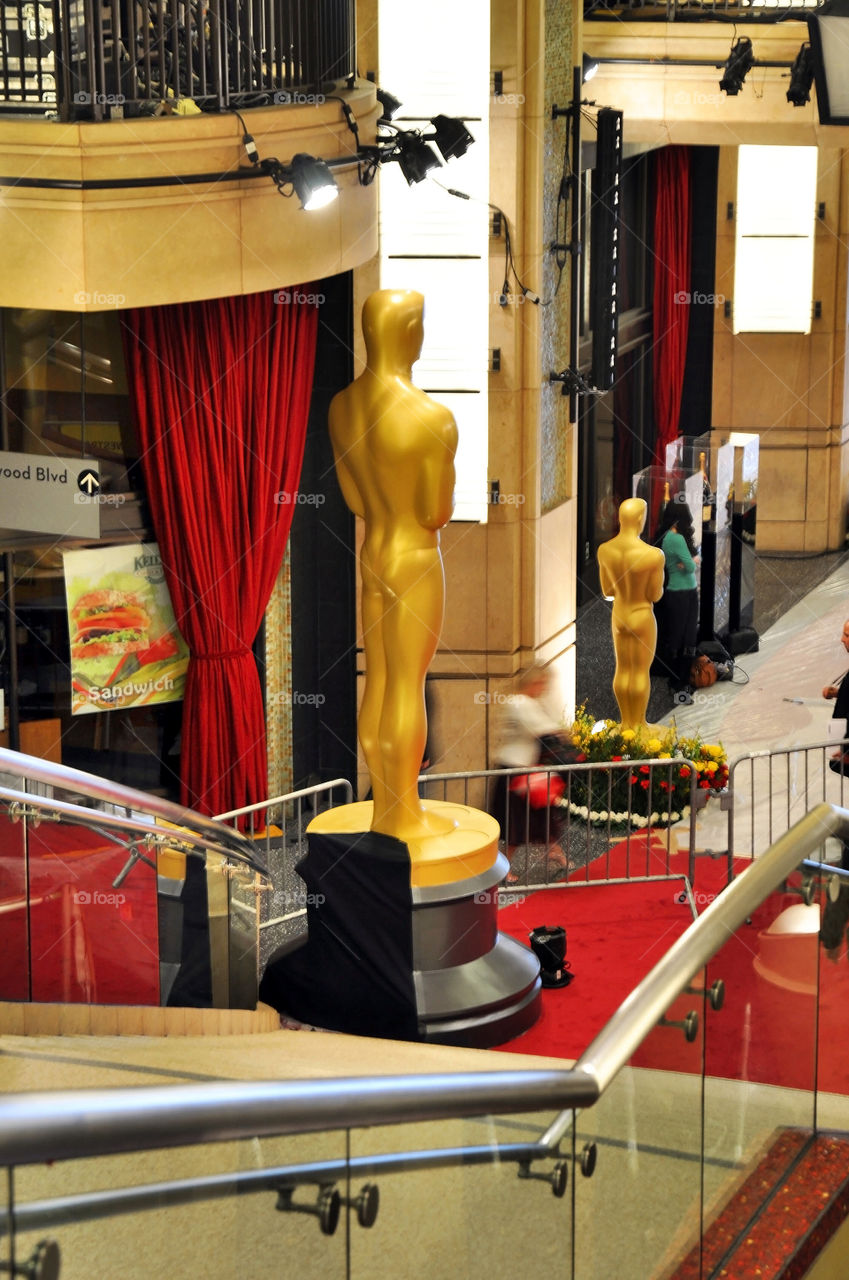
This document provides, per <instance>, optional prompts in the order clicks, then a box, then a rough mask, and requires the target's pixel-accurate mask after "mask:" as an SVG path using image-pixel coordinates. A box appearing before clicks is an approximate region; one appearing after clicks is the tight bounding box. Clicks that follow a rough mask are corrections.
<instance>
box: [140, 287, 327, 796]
mask: <svg viewBox="0 0 849 1280" xmlns="http://www.w3.org/2000/svg"><path fill="white" fill-rule="evenodd" d="M292 292H293V293H294V290H293V291H292ZM274 298H275V295H274V294H272V293H260V294H251V295H248V296H247V297H237V298H217V299H212V300H210V301H205V302H193V303H178V304H176V305H173V306H166V307H147V308H142V309H139V310H132V311H129V312H127V313H126V317H125V324H124V345H125V353H126V364H127V371H128V376H129V378H130V386H131V395H132V398H133V401H134V406H135V413H136V420H137V424H138V431H139V438H140V443H141V446H142V466H143V470H144V476H145V481H146V485H147V493H148V497H149V500H150V506H151V512H152V516H153V527H154V530H155V533H156V537H157V540H158V543H159V548H160V552H161V555H162V561H163V566H164V569H165V575H166V579H167V582H168V587H169V590H170V592H171V599H172V601H173V604H174V612H175V615H176V618H177V623H178V625H179V627H180V630H181V632H182V634H183V636H184V638H185V640H186V643H187V644H188V646H189V649H190V651H191V658H190V661H189V669H188V675H187V680H186V693H185V702H184V707H183V741H182V752H181V762H182V763H181V800H182V803H183V804H187V805H191V806H192V807H193V808H196V809H198V810H199V811H200V812H201V813H207V814H215V813H224V812H226V811H227V810H229V809H236V808H241V807H242V806H243V805H247V804H253V803H255V802H257V801H260V800H264V799H266V798H267V777H268V771H267V761H266V743H265V716H264V711H263V702H262V692H261V688H260V682H259V677H258V674H257V669H256V662H255V660H254V656H253V653H252V651H251V646H252V644H253V642H254V640H255V638H256V635H257V632H258V631H259V627H260V623H261V622H262V617H263V613H264V611H265V608H266V605H267V604H268V599H269V596H270V595H271V591H272V588H273V586H274V582H275V578H276V576H277V573H278V571H279V569H280V565H281V563H282V559H283V553H284V551H285V548H286V540H287V538H288V536H289V528H290V526H291V522H292V512H293V510H294V499H295V497H296V496H297V489H298V482H299V479H300V473H301V463H302V460H303V451H304V438H305V435H306V427H307V416H308V411H309V402H310V392H311V390H312V381H313V365H314V360H315V341H316V332H317V320H318V313H317V309H316V307H315V306H313V305H311V304H307V303H301V302H297V301H290V302H289V303H288V305H282V304H277V303H275V301H274Z"/></svg>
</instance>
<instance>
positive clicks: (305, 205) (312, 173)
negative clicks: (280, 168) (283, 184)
mask: <svg viewBox="0 0 849 1280" xmlns="http://www.w3.org/2000/svg"><path fill="white" fill-rule="evenodd" d="M290 168H291V177H292V186H293V187H294V188H295V195H296V196H297V197H298V199H299V200H300V202H301V208H302V209H310V210H311V209H323V208H324V206H325V205H326V204H330V202H331V201H332V200H335V199H336V197H337V196H338V195H339V188H338V187H337V185H336V179H335V178H334V177H333V174H332V173H331V172H330V169H329V168H328V167H327V164H326V163H325V161H324V160H317V159H316V158H315V156H308V155H306V154H305V153H304V152H299V154H298V155H296V156H293V157H292V164H291V166H290Z"/></svg>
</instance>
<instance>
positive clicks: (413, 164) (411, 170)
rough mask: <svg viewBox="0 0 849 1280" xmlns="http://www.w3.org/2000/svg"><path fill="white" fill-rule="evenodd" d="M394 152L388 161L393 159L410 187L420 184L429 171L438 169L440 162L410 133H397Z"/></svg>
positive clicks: (426, 145) (421, 140)
mask: <svg viewBox="0 0 849 1280" xmlns="http://www.w3.org/2000/svg"><path fill="white" fill-rule="evenodd" d="M395 144H396V150H395V152H394V153H393V154H392V155H391V156H388V157H387V158H388V159H395V160H397V161H398V164H399V165H400V166H401V172H402V173H403V175H404V177H405V178H406V179H407V182H408V184H409V185H410V186H412V185H413V183H414V182H421V181H422V179H423V178H426V177H427V175H428V172H429V171H430V170H431V169H438V168H439V167H440V166H441V164H442V161H441V160H440V159H439V156H438V155H437V154H436V152H435V151H434V149H433V147H429V146H428V144H427V143H426V142H425V141H423V139H422V138H421V137H419V136H417V135H416V134H412V133H399V134H398V137H397V138H396V139H395Z"/></svg>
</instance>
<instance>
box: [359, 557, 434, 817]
mask: <svg viewBox="0 0 849 1280" xmlns="http://www.w3.org/2000/svg"><path fill="white" fill-rule="evenodd" d="M391 585H392V586H393V587H394V588H395V592H396V595H395V601H394V603H393V605H392V606H391V608H389V609H387V611H386V613H385V614H384V618H383V640H384V650H385V652H384V656H385V661H386V685H385V695H384V699H383V708H382V711H381V715H380V753H381V758H382V761H383V766H382V767H383V781H384V784H385V788H386V789H385V795H384V797H383V799H384V804H383V806H382V808H381V811H380V812H378V810H377V808H375V815H374V829H375V830H379V831H383V832H385V833H386V834H387V835H394V836H396V837H397V838H398V839H400V840H408V839H412V838H413V837H415V836H426V835H432V834H438V833H439V832H441V831H447V830H450V829H451V828H452V827H453V821H451V820H447V819H437V818H436V817H435V815H434V814H432V813H428V812H427V811H426V810H425V808H424V807H423V805H422V802H421V799H420V797H419V793H418V776H419V771H420V769H421V763H422V758H423V755H424V749H425V742H426V740H427V710H426V706H425V693H424V685H425V675H426V673H427V669H428V667H429V666H430V661H431V658H432V657H433V655H434V653H435V652H436V646H437V644H438V642H439V633H440V629H441V626H442V611H443V601H444V592H445V586H444V579H443V574H442V561H441V559H440V558H439V555H438V553H436V554H435V555H434V553H433V552H430V551H428V552H416V553H410V554H408V555H405V556H404V557H402V558H401V559H400V560H399V561H398V562H396V564H395V565H394V566H393V573H392V583H391Z"/></svg>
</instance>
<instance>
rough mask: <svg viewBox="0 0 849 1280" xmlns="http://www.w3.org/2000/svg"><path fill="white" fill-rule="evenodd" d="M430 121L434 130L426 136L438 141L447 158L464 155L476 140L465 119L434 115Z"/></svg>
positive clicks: (452, 158)
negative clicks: (465, 123) (464, 121)
mask: <svg viewBox="0 0 849 1280" xmlns="http://www.w3.org/2000/svg"><path fill="white" fill-rule="evenodd" d="M430 123H431V124H432V125H433V129H434V132H433V134H432V135H431V134H427V135H426V136H427V137H428V139H431V140H432V141H433V142H435V143H436V145H437V146H438V147H439V150H440V151H441V152H442V155H443V157H444V158H445V159H446V160H456V159H457V158H458V157H459V156H464V155H465V154H466V152H467V151H468V149H469V147H470V146H471V145H472V143H473V142H474V138H473V137H472V135H471V134H470V133H469V131H468V129H467V128H466V126H465V125H464V124H463V121H462V120H457V119H455V118H454V116H434V117H433V119H432V120H431V122H430Z"/></svg>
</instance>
